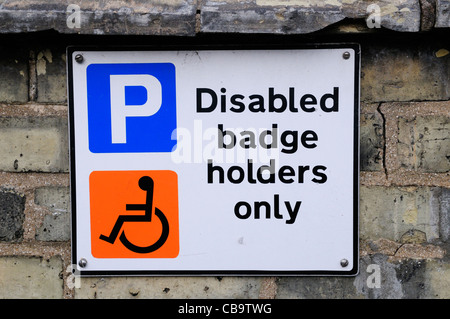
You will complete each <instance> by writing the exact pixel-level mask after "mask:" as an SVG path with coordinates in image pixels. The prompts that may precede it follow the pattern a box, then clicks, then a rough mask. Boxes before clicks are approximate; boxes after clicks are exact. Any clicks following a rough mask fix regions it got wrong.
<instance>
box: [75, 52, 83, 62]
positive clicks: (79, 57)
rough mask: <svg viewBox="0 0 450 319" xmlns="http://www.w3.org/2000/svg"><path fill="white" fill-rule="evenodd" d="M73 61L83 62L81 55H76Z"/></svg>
mask: <svg viewBox="0 0 450 319" xmlns="http://www.w3.org/2000/svg"><path fill="white" fill-rule="evenodd" d="M75 61H77V62H78V63H81V62H83V55H81V54H77V55H76V56H75Z"/></svg>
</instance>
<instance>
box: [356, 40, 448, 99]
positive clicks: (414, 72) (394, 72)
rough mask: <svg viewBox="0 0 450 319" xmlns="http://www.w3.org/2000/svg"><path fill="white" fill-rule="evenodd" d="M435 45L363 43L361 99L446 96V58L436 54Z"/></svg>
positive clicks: (436, 97) (445, 97) (434, 97)
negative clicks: (365, 44)
mask: <svg viewBox="0 0 450 319" xmlns="http://www.w3.org/2000/svg"><path fill="white" fill-rule="evenodd" d="M437 45H438V44H436V45H433V46H431V45H427V44H423V45H422V44H418V45H417V46H409V45H408V46H406V45H401V44H399V45H393V46H389V47H387V46H380V45H377V44H373V45H368V46H363V48H362V50H361V53H362V56H361V65H362V67H361V101H367V102H369V101H370V102H388V101H420V100H422V101H424V100H448V99H450V91H449V90H448V87H449V86H450V78H449V76H448V74H449V72H450V59H447V58H445V57H437V56H436V54H435V51H436V49H435V48H436V47H437ZM444 47H445V46H444ZM387 70H389V72H387Z"/></svg>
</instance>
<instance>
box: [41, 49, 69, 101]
mask: <svg viewBox="0 0 450 319" xmlns="http://www.w3.org/2000/svg"><path fill="white" fill-rule="evenodd" d="M36 75H37V101H38V102H43V103H64V102H66V100H67V88H66V82H67V81H66V54H65V52H64V48H56V49H55V48H51V49H48V48H47V49H43V50H41V51H39V52H38V53H37V56H36Z"/></svg>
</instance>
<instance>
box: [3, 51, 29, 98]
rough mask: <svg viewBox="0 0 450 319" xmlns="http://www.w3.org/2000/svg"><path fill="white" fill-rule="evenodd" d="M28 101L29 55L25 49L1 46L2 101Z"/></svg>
mask: <svg viewBox="0 0 450 319" xmlns="http://www.w3.org/2000/svg"><path fill="white" fill-rule="evenodd" d="M27 101H28V55H27V52H26V51H25V50H23V49H17V48H14V47H4V46H2V47H0V102H6V103H14V102H21V103H23V102H27Z"/></svg>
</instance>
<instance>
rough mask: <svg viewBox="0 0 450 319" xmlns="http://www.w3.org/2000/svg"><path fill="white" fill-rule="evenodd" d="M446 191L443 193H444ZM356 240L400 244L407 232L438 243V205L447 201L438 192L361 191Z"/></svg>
mask: <svg viewBox="0 0 450 319" xmlns="http://www.w3.org/2000/svg"><path fill="white" fill-rule="evenodd" d="M446 192H447V190H446V191H445V192H444V193H446ZM360 193H361V195H360V197H361V199H360V237H361V238H362V239H371V240H375V239H379V238H386V239H390V240H393V241H400V240H401V238H402V236H403V235H404V234H405V233H408V232H410V231H411V230H415V231H421V232H423V233H424V234H425V236H426V239H427V242H431V241H433V240H437V239H439V236H440V226H439V221H440V220H441V218H440V216H441V215H442V216H444V215H445V214H448V211H441V204H440V203H441V202H442V201H445V200H448V199H446V198H445V196H444V195H443V194H442V193H443V192H442V189H441V188H429V187H382V186H375V187H361V189H360Z"/></svg>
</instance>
